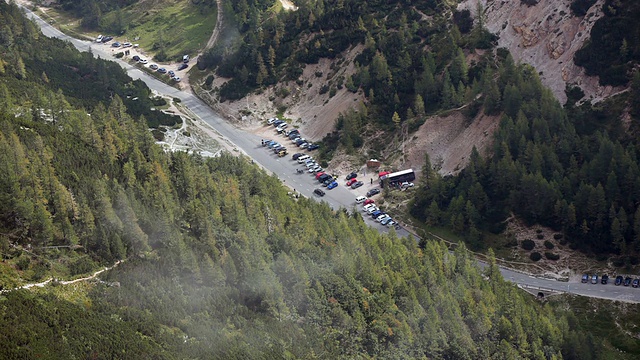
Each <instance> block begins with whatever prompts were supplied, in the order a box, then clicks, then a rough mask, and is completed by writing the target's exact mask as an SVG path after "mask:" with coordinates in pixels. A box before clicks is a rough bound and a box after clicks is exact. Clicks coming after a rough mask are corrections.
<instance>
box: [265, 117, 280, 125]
mask: <svg viewBox="0 0 640 360" xmlns="http://www.w3.org/2000/svg"><path fill="white" fill-rule="evenodd" d="M276 120H278V118H271V119H269V120H267V124H269V125H271V124H273V122H274V121H276Z"/></svg>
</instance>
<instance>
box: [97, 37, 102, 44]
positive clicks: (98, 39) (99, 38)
mask: <svg viewBox="0 0 640 360" xmlns="http://www.w3.org/2000/svg"><path fill="white" fill-rule="evenodd" d="M96 42H97V43H99V42H102V35H98V37H97V38H96Z"/></svg>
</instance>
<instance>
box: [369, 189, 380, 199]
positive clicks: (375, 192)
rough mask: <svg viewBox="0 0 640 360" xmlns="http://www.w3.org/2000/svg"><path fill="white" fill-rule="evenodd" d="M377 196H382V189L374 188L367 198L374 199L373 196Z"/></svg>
mask: <svg viewBox="0 0 640 360" xmlns="http://www.w3.org/2000/svg"><path fill="white" fill-rule="evenodd" d="M377 194H380V189H378V188H373V189H371V190H369V191H367V197H372V196H373V195H377Z"/></svg>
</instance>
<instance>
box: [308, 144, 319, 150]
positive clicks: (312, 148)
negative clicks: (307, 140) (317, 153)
mask: <svg viewBox="0 0 640 360" xmlns="http://www.w3.org/2000/svg"><path fill="white" fill-rule="evenodd" d="M319 147H320V145H318V144H310V145H309V146H307V150H315V149H317V148H319Z"/></svg>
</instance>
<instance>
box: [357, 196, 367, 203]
mask: <svg viewBox="0 0 640 360" xmlns="http://www.w3.org/2000/svg"><path fill="white" fill-rule="evenodd" d="M365 200H367V197H366V196H358V197H357V198H356V204H362V203H363V202H364V201H365Z"/></svg>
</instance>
